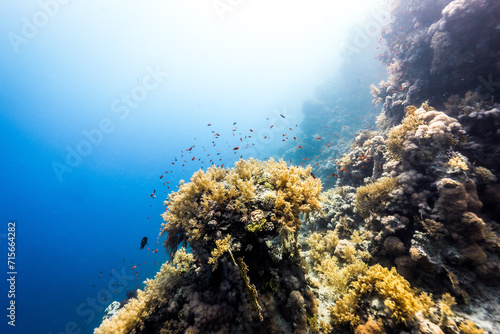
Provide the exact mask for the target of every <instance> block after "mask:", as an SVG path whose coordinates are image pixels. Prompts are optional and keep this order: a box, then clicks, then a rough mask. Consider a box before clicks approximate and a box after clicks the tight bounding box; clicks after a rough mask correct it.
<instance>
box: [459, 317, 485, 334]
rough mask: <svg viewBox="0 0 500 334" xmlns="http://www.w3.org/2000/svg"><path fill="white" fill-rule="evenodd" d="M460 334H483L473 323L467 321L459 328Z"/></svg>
mask: <svg viewBox="0 0 500 334" xmlns="http://www.w3.org/2000/svg"><path fill="white" fill-rule="evenodd" d="M459 329H460V334H484V331H483V330H482V329H481V328H478V327H477V326H476V324H475V323H473V322H472V321H469V320H464V321H463V322H462V323H461V324H460V326H459Z"/></svg>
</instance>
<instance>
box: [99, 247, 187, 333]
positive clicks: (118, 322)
mask: <svg viewBox="0 0 500 334" xmlns="http://www.w3.org/2000/svg"><path fill="white" fill-rule="evenodd" d="M192 265H193V255H192V254H189V253H186V251H185V250H184V248H181V249H180V250H179V251H178V252H177V253H176V255H175V258H174V259H173V265H171V264H169V263H164V264H163V265H162V267H161V269H160V271H159V272H158V273H157V274H156V276H155V278H154V280H152V279H148V280H146V287H145V289H144V291H142V290H138V292H137V298H132V299H130V300H129V301H128V303H127V304H125V306H124V307H123V308H121V309H120V311H119V312H118V313H117V314H115V315H114V316H112V317H111V318H108V319H105V320H104V321H103V322H102V323H101V325H100V326H99V327H98V328H96V329H95V330H94V334H110V333H113V334H125V333H128V332H130V331H131V330H133V329H135V328H138V327H141V326H142V325H143V321H144V318H145V317H146V316H147V315H149V314H150V313H151V312H152V311H153V310H155V309H156V308H157V307H159V306H161V305H165V304H166V303H167V301H168V296H169V295H170V294H171V292H172V291H174V290H175V289H176V288H177V286H178V285H179V283H180V282H181V280H182V275H183V273H185V272H187V271H189V270H190V269H191V268H192Z"/></svg>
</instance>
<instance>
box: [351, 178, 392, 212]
mask: <svg viewBox="0 0 500 334" xmlns="http://www.w3.org/2000/svg"><path fill="white" fill-rule="evenodd" d="M397 186H398V181H397V180H396V179H395V178H393V177H383V178H380V179H378V180H377V181H375V182H372V183H369V184H367V185H366V186H362V187H359V188H358V189H357V190H356V200H355V202H354V205H355V208H356V210H357V211H358V212H359V214H360V215H361V217H363V218H367V217H368V216H370V214H371V213H373V212H376V211H377V210H379V209H380V208H381V207H382V206H383V204H385V202H386V201H387V199H388V198H389V195H390V193H391V192H392V191H393V190H394V189H396V187H397Z"/></svg>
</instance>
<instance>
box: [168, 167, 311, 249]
mask: <svg viewBox="0 0 500 334" xmlns="http://www.w3.org/2000/svg"><path fill="white" fill-rule="evenodd" d="M320 192H321V181H320V180H319V179H316V178H314V177H312V176H311V168H307V169H304V168H301V167H295V166H287V164H286V163H285V162H284V161H283V160H280V161H279V162H276V161H274V160H273V159H270V160H269V161H267V162H261V161H258V160H254V159H249V160H240V161H238V162H236V163H235V167H234V168H233V169H222V168H219V167H211V168H208V170H207V171H206V172H203V171H201V170H200V171H198V172H196V173H194V175H193V177H192V178H191V182H189V183H181V184H180V186H179V190H178V191H177V192H174V193H172V194H170V195H169V197H168V199H167V200H166V201H165V206H167V211H166V212H165V213H164V214H163V215H162V217H163V219H164V220H165V222H166V223H164V224H163V225H162V227H163V229H162V232H161V234H163V233H167V239H166V241H165V243H164V245H165V247H166V248H167V250H169V251H170V254H173V253H175V251H176V249H177V246H178V245H179V244H187V243H189V244H190V246H191V247H192V248H193V250H194V252H195V254H196V250H199V248H200V247H206V246H205V245H208V248H209V249H205V251H208V252H209V253H210V252H211V251H212V249H213V247H214V246H215V238H216V236H215V233H214V231H215V230H216V228H217V227H216V225H217V224H218V223H220V221H217V219H221V218H216V219H215V220H214V218H211V219H209V218H207V217H230V216H236V215H240V216H241V219H238V220H236V219H235V220H231V219H227V220H226V221H225V222H224V224H226V225H225V226H224V229H226V230H237V232H238V233H234V234H233V235H241V230H242V229H245V230H247V232H250V231H249V230H253V232H256V231H262V230H263V229H264V227H265V229H266V231H267V232H268V233H270V234H272V233H274V234H279V235H280V236H281V246H282V249H283V253H292V252H296V251H297V236H298V232H299V229H300V227H301V223H302V222H301V220H300V218H299V217H300V214H305V215H306V218H307V216H308V215H309V214H310V213H312V212H319V211H321V206H320V202H319V194H320ZM257 193H258V194H259V195H260V196H261V197H259V199H256V196H257ZM264 195H265V196H264ZM271 198H272V200H269V199H271ZM259 205H260V207H259ZM256 206H257V207H256ZM255 209H268V210H267V211H266V212H267V213H266V215H267V218H268V219H266V221H265V222H264V223H262V222H263V220H260V221H259V223H260V224H262V226H260V225H259V226H260V227H262V228H259V229H258V230H256V229H254V228H253V227H254V225H252V224H254V223H255V222H253V221H252V222H250V223H248V217H249V213H250V212H255ZM223 214H224V215H223ZM267 222H269V224H267ZM247 223H248V224H250V225H251V226H250V229H248V228H247V226H246V225H245V224H247ZM207 224H208V225H210V224H212V226H211V228H209V227H208V226H207ZM264 224H265V225H264ZM207 240H208V242H207Z"/></svg>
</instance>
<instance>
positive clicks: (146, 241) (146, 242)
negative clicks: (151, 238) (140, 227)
mask: <svg viewBox="0 0 500 334" xmlns="http://www.w3.org/2000/svg"><path fill="white" fill-rule="evenodd" d="M147 244H148V237H144V238H142V241H141V249H143V248H144V246H146V245H147Z"/></svg>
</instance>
